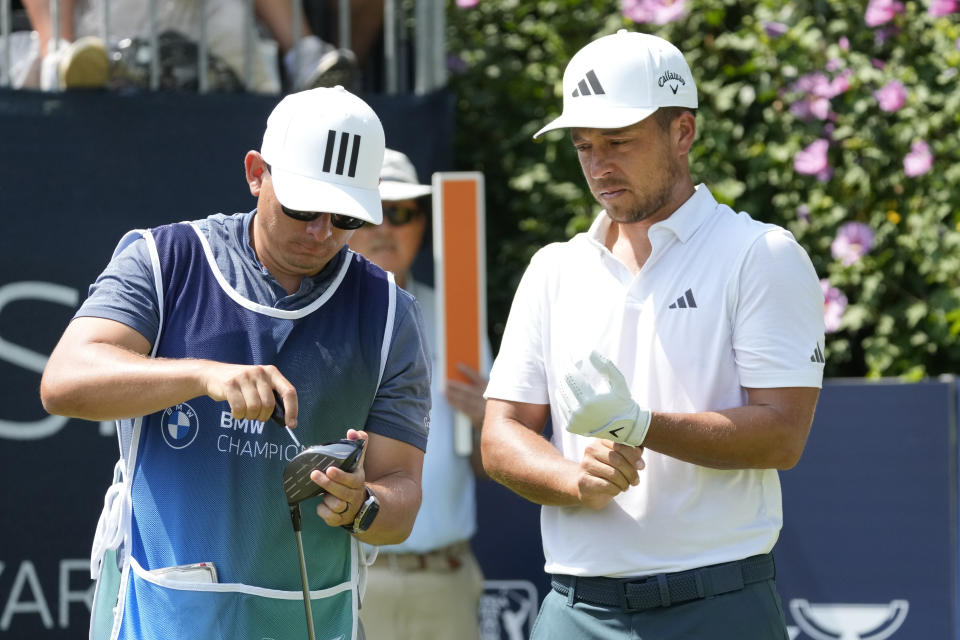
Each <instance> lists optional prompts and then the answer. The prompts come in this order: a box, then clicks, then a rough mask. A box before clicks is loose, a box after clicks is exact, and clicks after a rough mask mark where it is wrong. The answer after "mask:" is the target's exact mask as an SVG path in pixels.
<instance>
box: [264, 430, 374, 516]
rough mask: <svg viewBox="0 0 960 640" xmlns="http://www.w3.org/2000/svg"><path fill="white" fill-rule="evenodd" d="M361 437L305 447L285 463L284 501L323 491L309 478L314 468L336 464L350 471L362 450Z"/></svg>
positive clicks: (295, 500)
mask: <svg viewBox="0 0 960 640" xmlns="http://www.w3.org/2000/svg"><path fill="white" fill-rule="evenodd" d="M365 442H366V441H365V440H337V441H335V442H327V443H325V444H318V445H314V446H312V447H307V448H306V449H304V450H303V451H301V452H300V453H298V454H297V455H296V456H294V458H293V460H291V461H290V462H288V463H287V466H286V468H284V470H283V492H284V494H285V495H286V497H287V504H288V505H290V506H291V507H292V506H293V505H296V504H299V503H300V502H303V501H304V500H306V499H307V498H312V497H313V496H317V495H320V494H322V493H325V491H324V490H323V488H321V487H320V485H318V484H317V483H315V482H314V481H313V480H311V479H310V474H311V473H312V472H313V470H314V469H320V470H321V471H326V470H327V469H329V468H330V467H337V468H340V469H343V470H344V471H353V470H354V469H356V467H357V462H359V460H360V454H361V453H363V446H364V443H365Z"/></svg>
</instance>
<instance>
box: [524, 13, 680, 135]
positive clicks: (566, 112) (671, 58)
mask: <svg viewBox="0 0 960 640" xmlns="http://www.w3.org/2000/svg"><path fill="white" fill-rule="evenodd" d="M660 107H688V108H691V109H696V108H697V86H696V84H694V82H693V74H692V73H690V67H689V66H688V65H687V61H686V60H684V58H683V54H682V53H680V50H679V49H677V48H676V47H675V46H673V45H672V44H670V43H669V42H667V41H666V40H664V39H663V38H658V37H657V36H652V35H649V34H646V33H632V32H629V31H627V30H626V29H621V30H620V31H618V32H617V33H615V34H613V35H609V36H604V37H602V38H598V39H597V40H594V41H593V42H591V43H590V44H588V45H587V46H585V47H584V48H582V49H580V51H578V52H577V53H576V55H574V56H573V58H571V59H570V64H568V65H567V68H566V70H565V71H564V72H563V113H561V114H560V117H559V118H557V119H556V120H554V121H553V122H551V123H550V124H548V125H547V126H545V127H544V128H543V129H540V131H538V132H537V133H536V134H535V135H534V136H533V137H534V138H538V137H540V136H541V135H543V134H544V133H546V132H547V131H552V130H554V129H561V128H564V127H588V128H593V129H619V128H620V127H626V126H629V125H631V124H635V123H637V122H640V121H641V120H643V119H644V118H646V117H647V116H649V115H650V114H652V113H653V112H654V111H656V110H657V109H659V108H660Z"/></svg>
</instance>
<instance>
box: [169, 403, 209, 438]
mask: <svg viewBox="0 0 960 640" xmlns="http://www.w3.org/2000/svg"><path fill="white" fill-rule="evenodd" d="M199 430H200V421H199V420H198V419H197V412H196V411H194V410H193V407H191V406H190V405H188V404H187V403H186V402H184V403H183V404H178V405H177V406H175V407H170V408H169V409H166V410H164V412H163V429H161V433H163V439H164V440H165V441H166V443H167V444H168V445H170V446H171V447H173V448H174V449H183V448H184V447H186V446H188V445H189V444H190V443H192V442H193V441H194V439H196V437H197V431H199Z"/></svg>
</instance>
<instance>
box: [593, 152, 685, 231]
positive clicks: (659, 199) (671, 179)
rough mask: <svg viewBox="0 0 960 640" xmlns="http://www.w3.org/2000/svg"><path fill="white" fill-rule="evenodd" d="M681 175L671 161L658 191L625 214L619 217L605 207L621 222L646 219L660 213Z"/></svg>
mask: <svg viewBox="0 0 960 640" xmlns="http://www.w3.org/2000/svg"><path fill="white" fill-rule="evenodd" d="M679 177H680V168H679V167H678V166H677V165H676V164H674V163H670V166H669V167H667V175H666V181H665V183H664V184H663V186H662V187H661V188H660V189H659V190H658V191H657V192H656V193H653V194H650V195H649V196H647V197H646V198H644V199H643V200H642V201H640V202H638V203H637V204H636V205H635V206H634V207H633V208H632V209H630V210H629V211H628V212H627V213H626V215H625V216H620V217H619V218H618V217H614V213H613V212H612V211H610V210H609V209H607V208H606V207H604V209H605V210H606V212H607V217H609V218H610V219H611V220H613V221H614V222H617V223H619V224H631V223H633V222H640V221H641V220H646V219H647V218H649V217H651V216H653V215H655V214H657V213H660V212H661V210H662V209H663V208H664V207H665V206H666V205H667V203H668V202H669V201H670V199H671V197H672V196H673V188H674V186H676V183H677V180H678V179H679ZM598 202H599V200H598ZM601 204H602V203H601Z"/></svg>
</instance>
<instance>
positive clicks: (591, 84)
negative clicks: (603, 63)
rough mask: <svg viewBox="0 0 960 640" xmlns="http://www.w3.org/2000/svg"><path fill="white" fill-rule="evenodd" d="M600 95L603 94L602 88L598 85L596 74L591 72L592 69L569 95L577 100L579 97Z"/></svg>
mask: <svg viewBox="0 0 960 640" xmlns="http://www.w3.org/2000/svg"><path fill="white" fill-rule="evenodd" d="M591 89H593V92H592V93H591V92H590V90H591ZM602 93H604V91H603V86H602V85H601V84H600V80H599V79H598V78H597V74H595V73H594V72H593V69H590V71H587V75H585V76H584V77H583V79H582V80H581V81H580V82H578V83H577V88H576V89H574V90H573V93H572V94H570V95H571V96H573V97H574V98H579V97H580V96H591V95H600V94H602Z"/></svg>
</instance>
